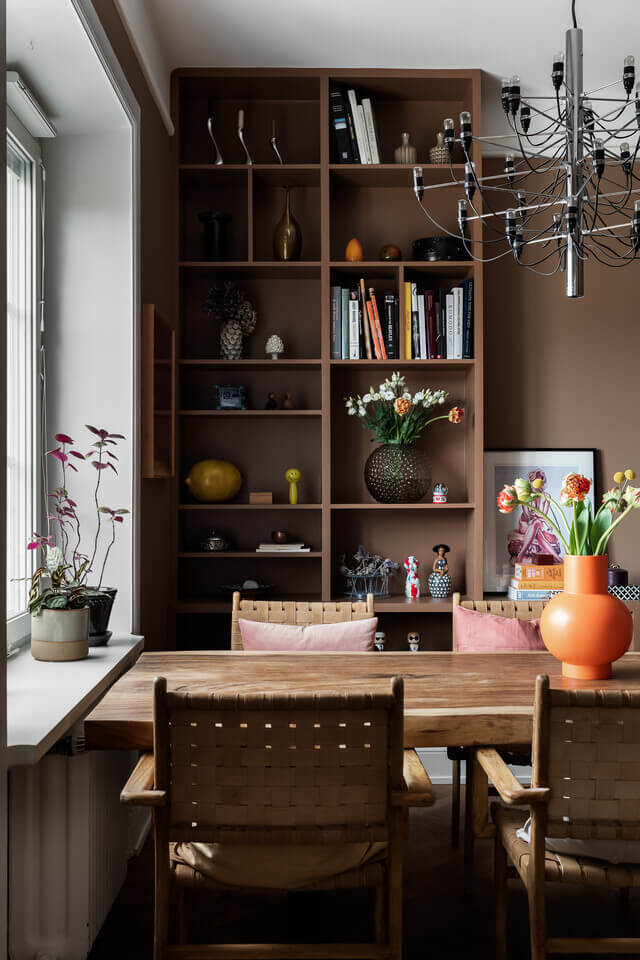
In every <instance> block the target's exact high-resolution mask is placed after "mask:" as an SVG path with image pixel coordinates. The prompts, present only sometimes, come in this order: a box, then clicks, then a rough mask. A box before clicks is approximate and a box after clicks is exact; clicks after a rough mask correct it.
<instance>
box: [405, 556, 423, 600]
mask: <svg viewBox="0 0 640 960" xmlns="http://www.w3.org/2000/svg"><path fill="white" fill-rule="evenodd" d="M404 568H405V570H406V571H407V579H406V582H405V585H404V595H405V597H406V598H407V600H417V599H418V598H419V597H420V578H419V576H418V561H417V560H416V558H415V557H407V559H406V560H405V562H404Z"/></svg>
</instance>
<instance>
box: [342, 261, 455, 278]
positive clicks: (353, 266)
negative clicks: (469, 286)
mask: <svg viewBox="0 0 640 960" xmlns="http://www.w3.org/2000/svg"><path fill="white" fill-rule="evenodd" d="M329 266H330V267H331V269H332V270H341V271H343V272H344V273H357V274H358V275H360V274H363V273H366V274H368V275H369V276H371V275H372V274H373V275H374V277H382V276H393V275H394V274H397V273H398V271H399V270H400V269H402V270H415V271H417V272H419V273H434V274H436V275H437V276H439V277H459V276H461V275H462V274H463V273H468V272H469V271H470V270H471V269H472V268H473V260H356V261H355V262H354V261H352V260H332V261H331V262H330V264H329ZM365 279H366V277H365Z"/></svg>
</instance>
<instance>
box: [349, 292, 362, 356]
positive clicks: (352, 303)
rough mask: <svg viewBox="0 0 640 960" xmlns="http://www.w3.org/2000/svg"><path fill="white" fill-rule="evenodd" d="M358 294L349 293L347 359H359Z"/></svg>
mask: <svg viewBox="0 0 640 960" xmlns="http://www.w3.org/2000/svg"><path fill="white" fill-rule="evenodd" d="M359 299H360V294H359V292H358V290H350V291H349V359H350V360H359V359H360V304H359Z"/></svg>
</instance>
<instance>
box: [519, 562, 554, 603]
mask: <svg viewBox="0 0 640 960" xmlns="http://www.w3.org/2000/svg"><path fill="white" fill-rule="evenodd" d="M513 574H514V575H513V577H512V578H511V583H510V584H509V588H508V590H507V594H508V596H509V599H510V600H548V599H549V598H550V597H553V596H555V594H556V593H560V592H561V591H562V589H563V587H564V564H562V563H554V564H550V565H541V564H536V563H516V565H515V568H514V571H513Z"/></svg>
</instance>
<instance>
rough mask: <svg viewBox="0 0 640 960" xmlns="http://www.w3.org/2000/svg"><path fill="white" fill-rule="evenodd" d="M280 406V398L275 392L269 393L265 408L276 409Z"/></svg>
mask: <svg viewBox="0 0 640 960" xmlns="http://www.w3.org/2000/svg"><path fill="white" fill-rule="evenodd" d="M277 406H278V398H277V397H276V395H275V393H273V392H271V393H268V394H267V402H266V403H265V405H264V408H265V410H275V409H276V407H277Z"/></svg>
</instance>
